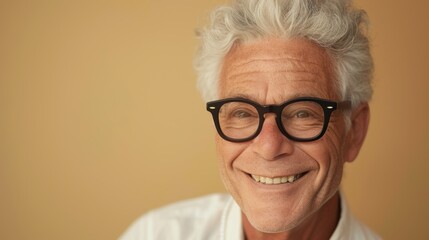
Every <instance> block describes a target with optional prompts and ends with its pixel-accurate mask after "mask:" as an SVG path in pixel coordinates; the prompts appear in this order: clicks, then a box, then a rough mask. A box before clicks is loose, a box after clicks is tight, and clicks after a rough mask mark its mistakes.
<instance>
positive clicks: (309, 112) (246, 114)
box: [207, 97, 350, 142]
mask: <svg viewBox="0 0 429 240" xmlns="http://www.w3.org/2000/svg"><path fill="white" fill-rule="evenodd" d="M348 107H350V101H344V102H338V103H337V102H334V101H330V100H325V99H320V98H314V97H300V98H295V99H292V100H289V101H286V102H284V103H282V104H279V105H267V106H262V105H260V104H259V103H256V102H254V101H251V100H248V99H245V98H227V99H221V100H216V101H211V102H208V103H207V111H209V112H211V114H212V116H213V121H214V123H215V126H216V130H217V132H218V133H219V135H220V136H221V137H222V138H223V139H225V140H227V141H230V142H245V141H249V140H252V139H254V138H255V137H256V136H258V134H259V133H260V132H261V130H262V126H263V124H264V121H265V117H264V116H265V114H267V113H274V114H276V122H277V126H278V128H279V130H280V132H282V133H283V135H285V136H286V137H287V138H289V139H291V140H293V141H297V142H309V141H314V140H317V139H320V138H321V137H322V136H323V134H325V132H326V129H327V128H328V123H329V119H330V117H331V113H332V112H333V111H335V110H336V109H337V108H342V109H343V108H348Z"/></svg>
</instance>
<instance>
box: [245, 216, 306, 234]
mask: <svg viewBox="0 0 429 240" xmlns="http://www.w3.org/2000/svg"><path fill="white" fill-rule="evenodd" d="M243 217H245V218H246V219H243V220H244V221H246V220H247V221H248V223H249V224H250V225H251V226H252V227H253V228H254V229H256V230H258V231H259V232H263V233H281V232H287V231H289V230H291V229H294V228H296V227H297V226H298V225H299V224H300V223H301V222H302V219H300V218H299V217H298V216H293V214H279V212H276V213H274V214H271V213H270V211H266V212H264V213H262V214H261V213H247V214H243Z"/></svg>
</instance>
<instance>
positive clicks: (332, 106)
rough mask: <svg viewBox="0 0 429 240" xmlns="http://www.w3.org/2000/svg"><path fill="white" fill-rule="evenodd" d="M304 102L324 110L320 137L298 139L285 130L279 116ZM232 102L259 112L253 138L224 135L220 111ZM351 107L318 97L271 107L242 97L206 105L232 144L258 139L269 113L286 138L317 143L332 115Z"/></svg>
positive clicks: (220, 130)
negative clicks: (250, 106) (241, 103)
mask: <svg viewBox="0 0 429 240" xmlns="http://www.w3.org/2000/svg"><path fill="white" fill-rule="evenodd" d="M302 101H311V102H315V103H318V104H319V105H320V106H321V107H322V109H323V114H324V120H323V127H322V130H321V131H320V133H319V135H317V136H315V137H312V138H297V137H294V136H292V135H290V134H289V133H288V132H287V131H286V129H285V128H284V126H283V123H282V120H281V117H278V116H281V115H282V111H283V109H284V108H285V107H286V106H288V105H290V104H292V103H296V102H302ZM230 102H243V103H248V104H250V105H252V106H253V107H254V108H255V109H256V110H257V111H258V115H259V125H258V128H257V129H256V131H255V133H254V134H252V135H251V136H249V137H247V138H243V139H235V138H230V137H228V136H226V135H225V134H224V133H223V131H222V128H221V126H220V122H219V111H220V109H221V107H222V106H223V105H224V104H226V103H230ZM350 107H351V102H350V101H341V102H335V101H331V100H327V99H322V98H316V97H298V98H294V99H291V100H288V101H285V102H283V103H281V104H270V105H261V104H259V103H257V102H255V101H252V100H250V99H246V98H241V97H238V98H225V99H220V100H215V101H210V102H207V103H206V109H207V111H209V112H210V113H211V114H212V117H213V121H214V123H215V127H216V130H217V132H218V134H219V135H220V136H221V137H222V138H223V139H225V140H227V141H230V142H247V141H250V140H252V139H254V138H256V137H257V136H258V135H259V134H260V133H261V131H262V127H263V125H264V122H265V114H267V113H274V114H275V115H276V123H277V127H278V128H279V130H280V132H281V133H282V134H283V135H284V136H286V137H287V138H288V139H290V140H293V141H296V142H311V141H315V140H318V139H320V138H321V137H323V135H324V134H325V132H326V130H327V129H328V125H329V121H330V118H331V114H332V112H333V111H335V110H337V109H347V108H350Z"/></svg>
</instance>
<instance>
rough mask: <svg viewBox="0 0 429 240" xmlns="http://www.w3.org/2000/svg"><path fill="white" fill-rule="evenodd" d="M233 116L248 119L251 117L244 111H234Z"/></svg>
mask: <svg viewBox="0 0 429 240" xmlns="http://www.w3.org/2000/svg"><path fill="white" fill-rule="evenodd" d="M233 116H234V117H236V118H248V117H251V116H252V115H251V114H250V113H249V112H246V111H236V112H235V113H234V115H233Z"/></svg>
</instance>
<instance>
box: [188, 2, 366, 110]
mask: <svg viewBox="0 0 429 240" xmlns="http://www.w3.org/2000/svg"><path fill="white" fill-rule="evenodd" d="M367 28H368V21H367V15H366V13H365V12H364V11H363V10H359V9H356V8H353V7H352V4H351V1H350V0H236V1H234V2H233V3H232V4H231V5H230V6H223V7H220V8H218V9H216V10H215V11H214V12H213V13H212V14H211V18H210V23H209V24H208V26H206V27H205V28H203V29H201V30H199V31H198V33H197V34H198V37H199V38H200V39H201V45H200V48H199V50H198V52H197V55H196V57H195V61H194V67H195V69H196V71H197V86H198V88H199V90H200V92H201V95H202V97H203V99H204V100H205V101H211V100H215V99H217V98H218V81H219V77H220V71H221V68H222V63H223V60H224V58H225V55H226V54H227V53H228V52H229V51H230V49H231V47H232V46H233V44H235V43H247V42H250V41H255V40H258V39H263V38H272V37H274V38H285V39H288V38H306V39H309V40H311V41H313V42H315V43H316V44H318V45H319V46H321V47H323V48H325V49H326V50H327V52H328V54H329V56H330V58H331V59H332V63H333V66H334V69H335V77H336V79H335V80H336V84H337V86H336V87H337V90H338V94H339V96H340V97H341V99H342V100H349V101H351V102H352V106H357V105H358V104H359V103H361V102H368V101H369V100H370V99H371V96H372V87H371V79H372V72H373V62H372V57H371V54H370V49H369V41H368V37H367V34H366V32H367Z"/></svg>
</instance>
